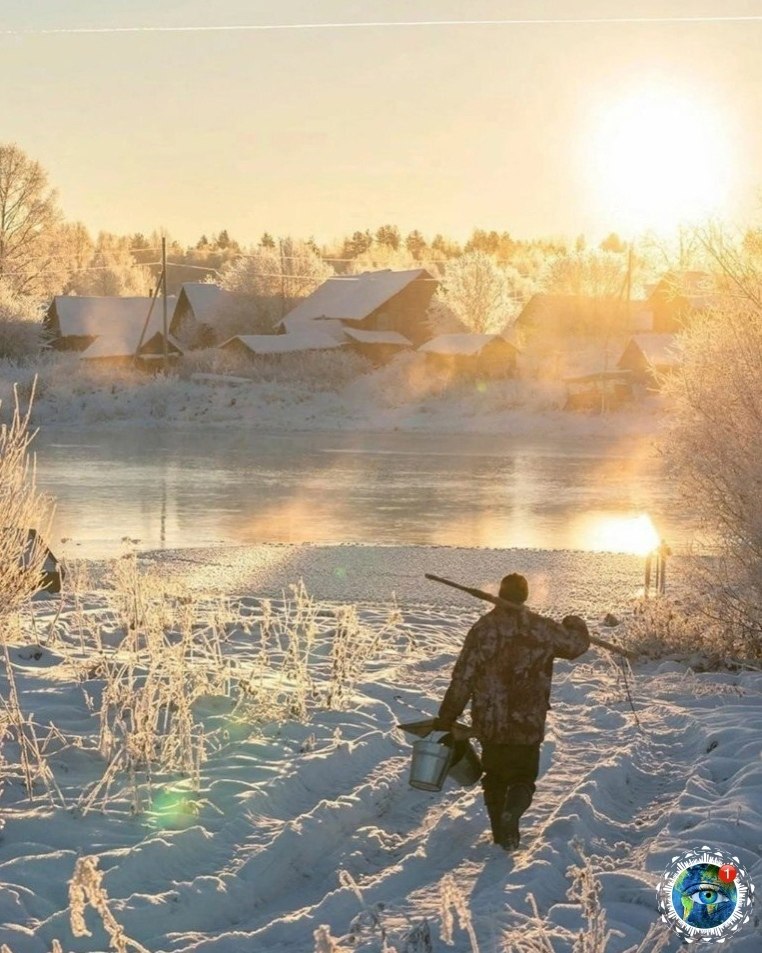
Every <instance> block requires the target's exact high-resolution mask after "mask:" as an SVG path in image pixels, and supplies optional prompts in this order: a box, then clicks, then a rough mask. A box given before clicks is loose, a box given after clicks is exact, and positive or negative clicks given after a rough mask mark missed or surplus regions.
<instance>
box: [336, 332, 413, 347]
mask: <svg viewBox="0 0 762 953" xmlns="http://www.w3.org/2000/svg"><path fill="white" fill-rule="evenodd" d="M344 334H346V336H347V337H349V338H352V340H354V341H357V342H359V343H360V344H395V345H397V346H398V347H410V345H411V344H412V342H411V341H408V339H407V338H406V337H405V335H404V334H400V333H399V331H364V330H362V328H348V327H345V328H344Z"/></svg>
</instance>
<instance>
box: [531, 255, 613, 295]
mask: <svg viewBox="0 0 762 953" xmlns="http://www.w3.org/2000/svg"><path fill="white" fill-rule="evenodd" d="M626 281H627V256H626V255H621V254H616V253H614V252H610V251H601V250H590V251H585V250H582V251H574V252H571V253H570V254H567V255H557V256H556V257H554V258H551V259H550V260H549V261H548V262H547V263H546V265H545V267H544V269H543V271H542V274H541V275H540V278H539V283H540V285H541V287H542V288H543V290H544V291H546V292H547V293H549V294H564V295H579V296H584V297H591V298H617V297H620V296H621V294H622V292H623V290H624V288H625V285H626Z"/></svg>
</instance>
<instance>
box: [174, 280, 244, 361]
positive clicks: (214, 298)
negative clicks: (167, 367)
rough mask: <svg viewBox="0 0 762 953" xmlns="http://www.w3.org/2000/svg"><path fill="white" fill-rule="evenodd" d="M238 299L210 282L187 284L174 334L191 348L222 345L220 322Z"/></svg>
mask: <svg viewBox="0 0 762 953" xmlns="http://www.w3.org/2000/svg"><path fill="white" fill-rule="evenodd" d="M237 298H238V295H234V294H233V293H232V292H230V291H225V290H224V289H223V288H220V286H219V285H215V284H213V283H211V282H207V281H186V282H185V283H184V284H183V285H182V287H181V288H180V294H179V295H178V297H177V304H176V305H175V309H174V313H173V315H172V324H171V326H170V331H171V332H172V334H173V335H174V336H175V337H176V338H177V339H178V340H182V341H183V342H185V343H186V344H187V346H188V347H191V348H204V347H213V346H214V345H215V344H218V343H219V340H220V332H219V330H218V319H219V315H220V314H221V313H222V311H223V310H224V309H225V308H226V307H229V306H230V305H231V304H233V303H234V302H235V301H236V299H237Z"/></svg>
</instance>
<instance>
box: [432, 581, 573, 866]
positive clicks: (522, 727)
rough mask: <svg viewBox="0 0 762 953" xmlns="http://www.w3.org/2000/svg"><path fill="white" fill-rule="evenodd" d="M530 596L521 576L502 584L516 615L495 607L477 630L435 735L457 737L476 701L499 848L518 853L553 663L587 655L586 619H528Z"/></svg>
mask: <svg viewBox="0 0 762 953" xmlns="http://www.w3.org/2000/svg"><path fill="white" fill-rule="evenodd" d="M528 595H529V586H528V585H527V581H526V579H525V578H524V577H523V576H520V575H519V574H518V573H512V574H511V575H510V576H506V577H505V578H504V579H503V581H502V582H501V584H500V598H501V599H505V600H507V601H509V602H512V603H515V604H516V608H515V609H513V608H508V607H504V606H496V607H495V608H494V609H492V611H491V612H488V613H487V614H486V615H484V616H482V617H481V619H479V621H478V622H477V623H476V624H475V625H474V626H473V627H472V629H471V630H470V632H469V633H468V635H467V636H466V641H465V642H464V644H463V648H462V649H461V652H460V655H459V656H458V659H457V661H456V663H455V668H454V669H453V673H452V680H451V682H450V687H449V688H448V689H447V692H446V694H445V697H444V700H443V701H442V704H441V706H440V708H439V714H438V716H437V719H436V722H435V728H437V729H440V730H443V731H450V730H453V724H454V722H455V720H456V719H457V718H458V716H459V715H460V714H461V712H462V711H463V709H464V708H465V707H466V704H467V703H468V701H469V699H470V700H471V721H472V725H473V734H474V735H475V736H476V737H477V738H478V740H479V742H480V743H481V747H482V766H483V768H484V775H483V777H482V787H483V789H484V803H485V806H486V808H487V813H488V814H489V819H490V824H491V827H492V836H493V838H494V841H495V843H496V844H500V845H501V846H502V847H504V848H505V849H506V850H515V849H516V848H517V847H518V845H519V818H520V817H521V815H522V814H523V813H524V811H526V809H527V808H528V807H529V805H530V804H531V802H532V797H533V795H534V791H535V781H536V780H537V773H538V771H539V767H540V745H541V744H542V740H543V738H544V735H545V716H546V714H547V711H548V708H550V685H551V680H552V678H553V659H554V658H565V659H575V658H577V657H578V656H580V655H582V654H583V652H586V651H587V650H588V648H589V647H590V635H589V633H588V629H587V625H586V624H585V622H584V621H583V620H582V619H580V618H579V617H577V616H566V618H565V619H564V620H563V622H562V623H561V624H560V625H559V623H558V622H554V621H553V620H552V619H547V618H545V617H544V616H541V615H538V614H537V613H535V612H530V611H529V609H527V608H526V607H525V606H524V603H525V602H526V600H527V597H528ZM454 730H455V733H456V737H457V728H456V729H454Z"/></svg>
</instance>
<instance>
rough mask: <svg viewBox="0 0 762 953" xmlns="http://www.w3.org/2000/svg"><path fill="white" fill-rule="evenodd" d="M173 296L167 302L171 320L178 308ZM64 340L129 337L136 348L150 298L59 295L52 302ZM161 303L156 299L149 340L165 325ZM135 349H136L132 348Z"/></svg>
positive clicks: (149, 329)
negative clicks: (104, 336)
mask: <svg viewBox="0 0 762 953" xmlns="http://www.w3.org/2000/svg"><path fill="white" fill-rule="evenodd" d="M175 301H176V299H175V298H174V297H172V298H169V299H168V302H167V303H168V309H167V310H168V316H167V320H168V321H169V320H171V318H172V313H173V311H174V308H175ZM53 304H54V305H55V309H56V314H57V315H58V325H59V329H60V333H61V337H70V336H74V337H98V336H100V335H109V336H111V337H117V338H118V337H122V336H127V337H128V338H129V340H132V339H133V337H134V335H135V329H137V336H136V337H134V341H135V345H137V342H138V340H139V339H140V332H141V331H142V330H143V324H144V323H145V319H146V316H147V314H148V310H149V308H150V307H151V299H150V298H149V297H133V298H120V297H97V298H96V297H86V296H84V295H56V297H55V298H54V299H53ZM162 313H163V312H162V302H161V300H160V299H157V301H156V304H155V305H154V308H153V313H152V315H151V322H150V324H149V328H148V331H147V332H146V336H147V337H150V336H151V335H153V334H155V333H156V331H159V330H161V326H162ZM133 350H134V347H133Z"/></svg>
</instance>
